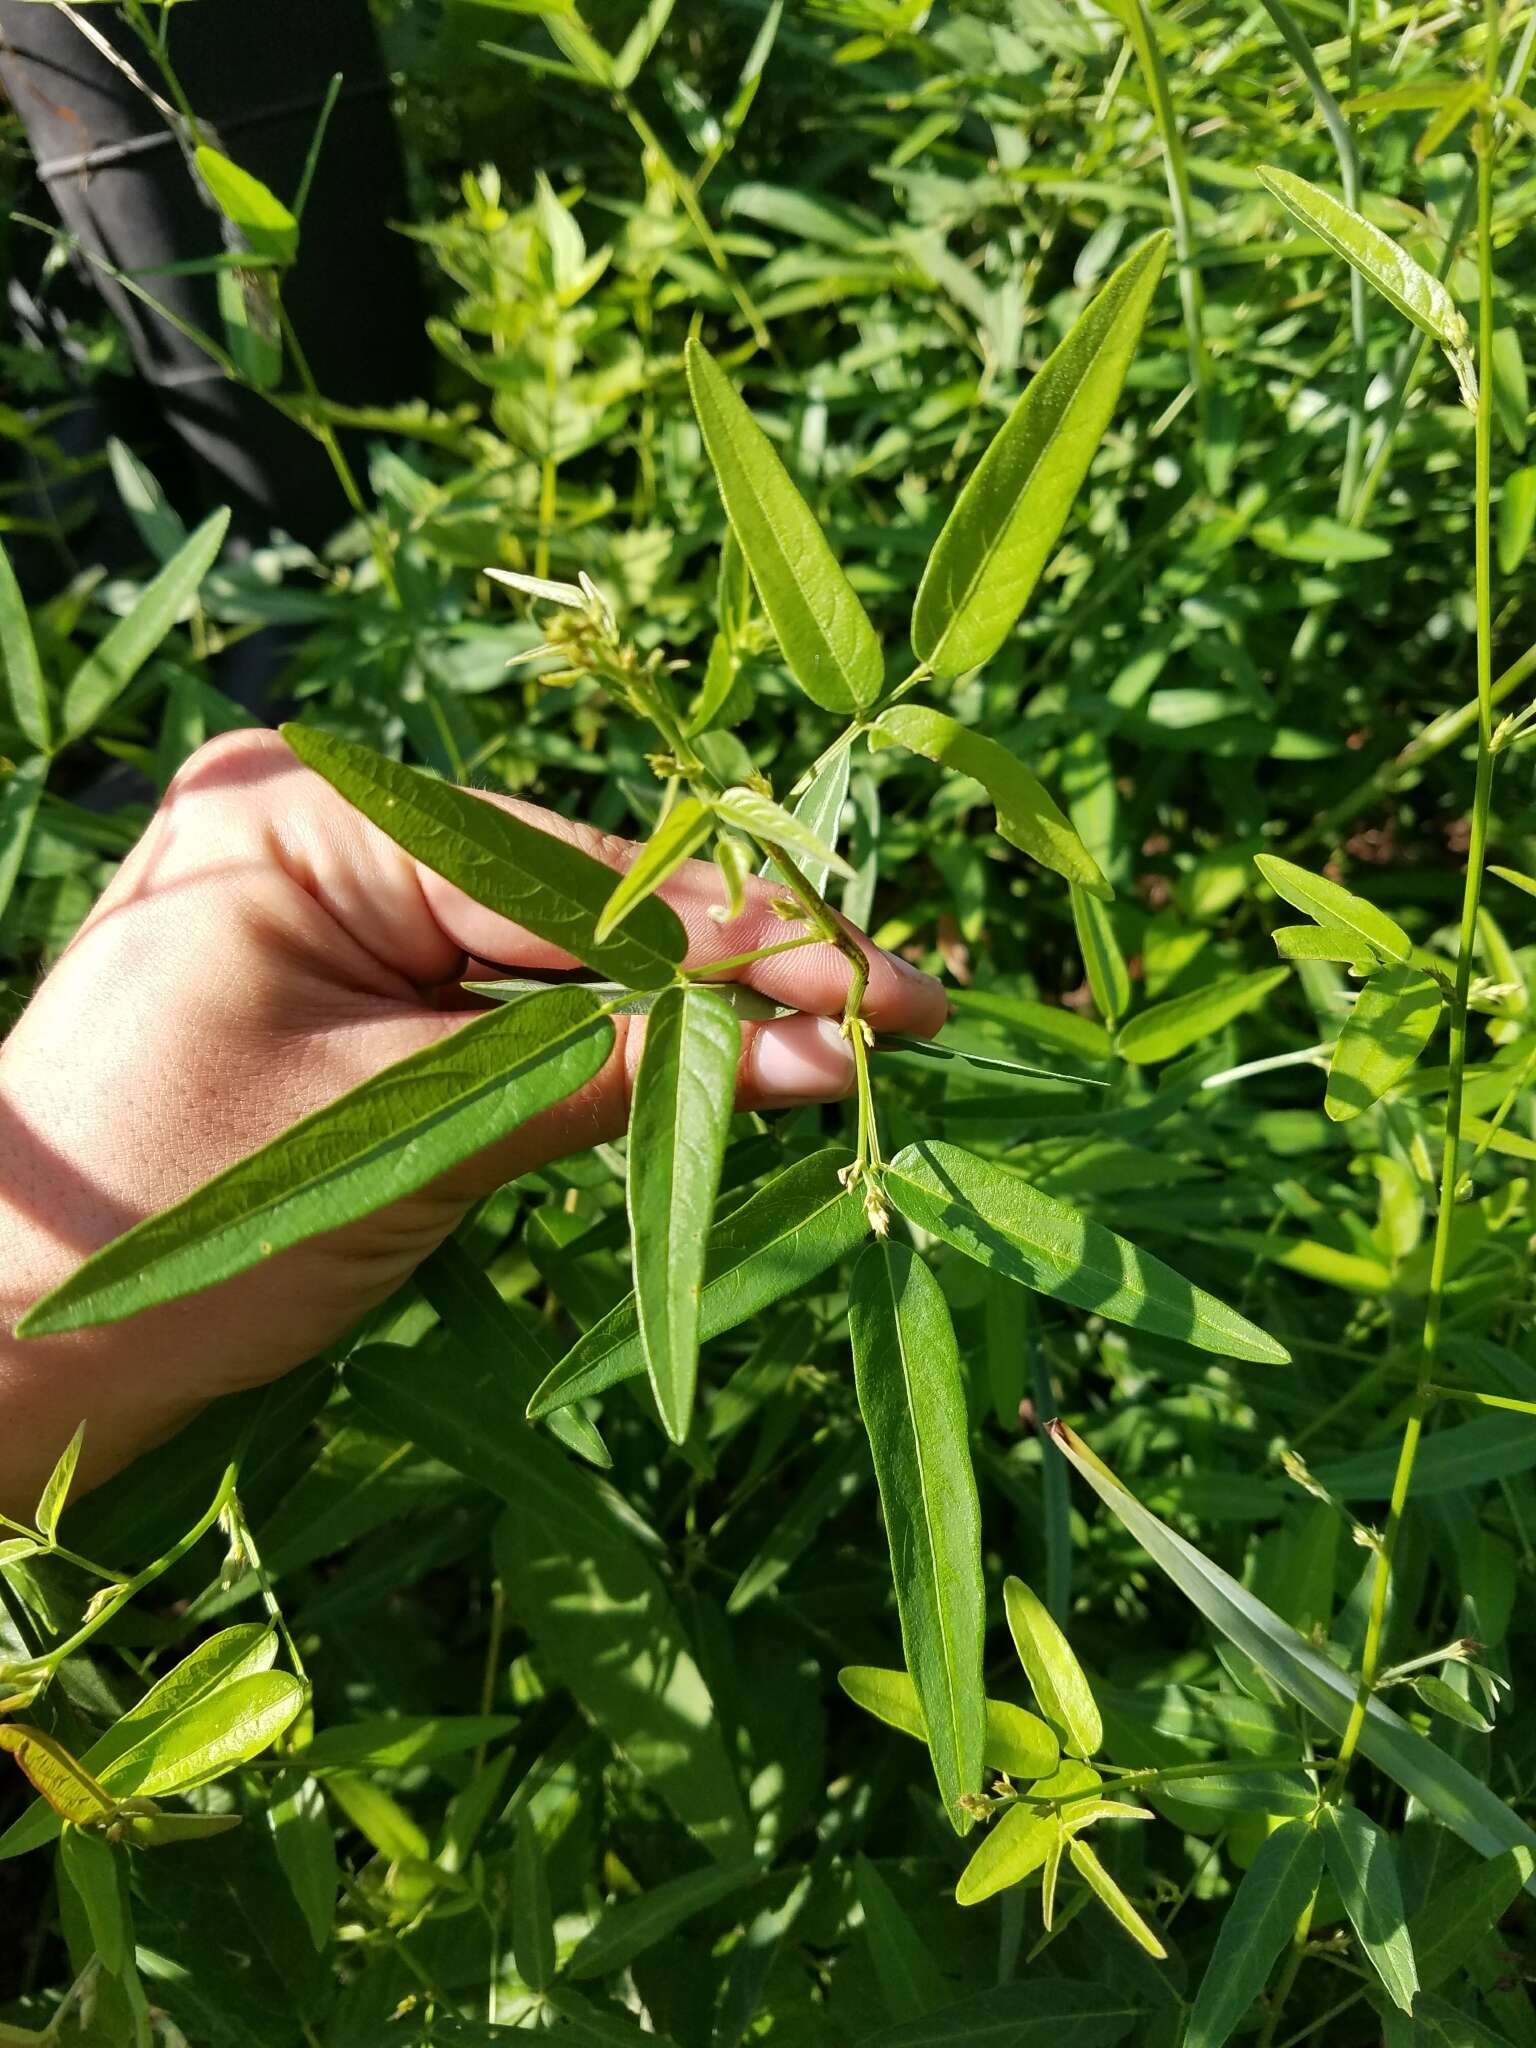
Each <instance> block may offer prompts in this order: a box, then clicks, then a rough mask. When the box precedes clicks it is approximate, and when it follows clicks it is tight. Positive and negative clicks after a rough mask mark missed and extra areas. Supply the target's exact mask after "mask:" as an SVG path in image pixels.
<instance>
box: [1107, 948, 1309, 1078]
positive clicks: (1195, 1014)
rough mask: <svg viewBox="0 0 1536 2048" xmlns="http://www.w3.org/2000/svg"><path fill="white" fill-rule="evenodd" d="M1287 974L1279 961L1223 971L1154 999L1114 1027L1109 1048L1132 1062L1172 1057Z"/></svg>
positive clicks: (1252, 1005)
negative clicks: (1252, 970) (1251, 970)
mask: <svg viewBox="0 0 1536 2048" xmlns="http://www.w3.org/2000/svg"><path fill="white" fill-rule="evenodd" d="M1286 979H1287V976H1286V972H1285V969H1284V968H1283V967H1265V968H1261V969H1260V971H1259V972H1258V973H1257V974H1224V975H1223V976H1222V977H1221V979H1220V980H1219V981H1212V982H1208V983H1207V984H1206V986H1205V987H1204V988H1197V989H1192V990H1191V991H1190V993H1189V994H1188V995H1186V996H1172V997H1170V999H1169V1000H1168V1001H1167V1002H1166V1003H1154V1004H1153V1005H1152V1007H1151V1009H1150V1010H1143V1011H1142V1012H1141V1014H1140V1016H1139V1017H1133V1018H1132V1019H1131V1021H1130V1022H1129V1023H1128V1024H1124V1025H1122V1026H1121V1028H1120V1035H1119V1036H1118V1038H1116V1040H1115V1050H1116V1052H1118V1053H1119V1055H1120V1057H1121V1058H1122V1059H1126V1060H1129V1061H1130V1062H1131V1064H1132V1065H1133V1066H1153V1065H1156V1063H1157V1062H1158V1061H1160V1060H1171V1059H1176V1058H1177V1057H1178V1055H1179V1054H1180V1053H1181V1052H1184V1051H1186V1050H1187V1049H1188V1047H1190V1046H1192V1045H1194V1044H1196V1043H1198V1041H1199V1040H1200V1039H1202V1038H1208V1037H1209V1036H1210V1034H1211V1033H1212V1032H1213V1031H1220V1030H1221V1029H1222V1028H1223V1026H1224V1025H1227V1024H1230V1023H1231V1022H1232V1021H1233V1019H1234V1018H1237V1017H1242V1016H1246V1014H1247V1013H1248V1011H1250V1010H1256V1009H1257V1008H1258V1007H1259V1005H1260V1004H1261V1003H1262V1002H1263V1001H1264V999H1265V997H1266V996H1267V995H1268V994H1269V993H1270V991H1271V990H1272V989H1276V988H1278V987H1279V986H1280V984H1281V983H1282V982H1283V981H1285V980H1286Z"/></svg>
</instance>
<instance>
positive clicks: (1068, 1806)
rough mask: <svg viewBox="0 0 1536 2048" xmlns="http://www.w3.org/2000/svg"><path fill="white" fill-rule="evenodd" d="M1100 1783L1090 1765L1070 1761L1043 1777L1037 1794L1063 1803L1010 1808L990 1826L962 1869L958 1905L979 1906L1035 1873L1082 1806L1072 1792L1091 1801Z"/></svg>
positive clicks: (956, 1892) (956, 1900)
mask: <svg viewBox="0 0 1536 2048" xmlns="http://www.w3.org/2000/svg"><path fill="white" fill-rule="evenodd" d="M1102 1783H1103V1780H1102V1779H1101V1778H1100V1776H1099V1774H1098V1772H1097V1771H1095V1770H1093V1769H1091V1768H1090V1766H1089V1765H1087V1764H1080V1763H1074V1762H1072V1761H1070V1760H1068V1761H1067V1762H1065V1763H1063V1764H1062V1766H1061V1768H1060V1770H1058V1771H1057V1772H1056V1773H1055V1775H1054V1776H1052V1777H1050V1778H1044V1779H1042V1780H1041V1781H1040V1783H1039V1784H1037V1785H1035V1786H1034V1787H1033V1788H1032V1790H1033V1795H1034V1797H1035V1798H1036V1799H1052V1800H1061V1801H1064V1802H1065V1803H1064V1804H1062V1805H1059V1806H1053V1807H1051V1808H1050V1809H1049V1810H1048V1811H1044V1812H1041V1811H1037V1810H1036V1809H1035V1808H1034V1807H1033V1806H1010V1807H1009V1808H1008V1810H1007V1812H1006V1813H1005V1814H1004V1815H1003V1817H1002V1819H1001V1820H999V1821H996V1822H994V1823H993V1825H992V1826H991V1827H990V1828H989V1829H988V1830H987V1833H986V1836H985V1837H984V1839H983V1840H982V1841H981V1842H979V1843H978V1844H977V1847H976V1852H975V1854H974V1855H973V1856H972V1858H971V1860H970V1862H969V1863H968V1864H967V1865H966V1866H965V1869H964V1870H963V1871H962V1872H961V1874H960V1882H959V1883H958V1884H957V1885H956V1886H955V1903H956V1905H959V1906H979V1905H980V1904H981V1902H982V1900H983V1899H990V1898H991V1897H992V1896H993V1895H994V1894H995V1893H997V1892H1001V1891H1007V1890H1008V1888H1009V1887H1010V1886H1011V1885H1016V1884H1020V1883H1022V1882H1023V1880H1024V1879H1025V1878H1026V1877H1032V1876H1033V1875H1034V1873H1035V1872H1036V1871H1037V1870H1039V1869H1040V1867H1041V1866H1042V1864H1043V1863H1044V1862H1045V1860H1046V1858H1047V1857H1048V1856H1049V1855H1050V1854H1051V1852H1052V1850H1053V1849H1054V1848H1055V1847H1056V1845H1057V1844H1058V1843H1059V1842H1060V1840H1061V1833H1062V1823H1063V1821H1069V1820H1071V1819H1072V1818H1074V1817H1075V1816H1076V1815H1077V1814H1079V1813H1081V1812H1082V1811H1083V1810H1084V1807H1083V1806H1081V1805H1079V1803H1078V1800H1077V1798H1076V1797H1075V1796H1074V1795H1077V1794H1081V1795H1082V1800H1083V1802H1084V1803H1085V1804H1087V1805H1091V1804H1092V1802H1093V1796H1094V1794H1095V1793H1096V1792H1097V1791H1098V1789H1099V1786H1100V1785H1101V1784H1102Z"/></svg>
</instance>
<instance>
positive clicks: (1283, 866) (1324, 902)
mask: <svg viewBox="0 0 1536 2048" xmlns="http://www.w3.org/2000/svg"><path fill="white" fill-rule="evenodd" d="M1254 865H1255V866H1256V867H1257V869H1258V870H1259V873H1260V874H1261V875H1262V876H1263V877H1264V879H1265V881H1266V882H1268V884H1269V886H1270V887H1271V889H1273V890H1274V892H1275V894H1276V895H1277V896H1283V897H1284V898H1285V900H1286V902H1287V903H1290V904H1293V905H1294V906H1295V907H1296V909H1297V910H1300V911H1303V912H1304V913H1305V914H1306V915H1307V916H1308V917H1310V918H1312V919H1314V920H1315V921H1316V922H1317V923H1318V924H1320V925H1325V926H1328V927H1330V928H1333V929H1336V930H1342V931H1346V932H1353V933H1354V935H1355V936H1356V937H1357V938H1358V939H1361V940H1363V941H1364V943H1365V946H1366V948H1367V950H1368V951H1370V952H1372V953H1379V954H1380V955H1381V957H1382V958H1383V959H1384V960H1395V961H1397V962H1399V963H1400V964H1402V965H1406V964H1407V962H1408V959H1409V957H1410V955H1411V954H1412V952H1413V942H1412V940H1411V939H1410V938H1409V937H1408V934H1407V933H1406V932H1405V931H1404V930H1403V928H1402V926H1401V925H1400V924H1397V923H1396V922H1395V921H1394V920H1393V919H1392V918H1390V917H1388V916H1387V914H1386V912H1385V911H1381V910H1378V909H1377V908H1376V906H1375V905H1374V904H1372V903H1367V902H1366V900H1365V898H1364V897H1363V896H1356V895H1355V894H1354V893H1353V891H1352V890H1349V889H1346V888H1344V887H1342V886H1341V885H1340V884H1339V883H1338V882H1330V881H1329V880H1328V878H1327V877H1326V876H1325V875H1309V874H1308V873H1307V871H1306V869H1305V868H1299V867H1297V866H1296V865H1295V863H1294V862H1292V861H1288V860H1281V859H1280V857H1279V856H1278V855H1277V854H1272V853H1261V854H1257V855H1256V856H1255V858H1254Z"/></svg>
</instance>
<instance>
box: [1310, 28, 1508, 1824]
mask: <svg viewBox="0 0 1536 2048" xmlns="http://www.w3.org/2000/svg"><path fill="white" fill-rule="evenodd" d="M1487 8H1488V42H1487V53H1486V70H1487V77H1488V82H1489V89H1490V94H1491V92H1492V89H1493V85H1494V82H1495V80H1496V78H1497V64H1498V8H1497V0H1487ZM1493 144H1494V138H1493V128H1492V123H1491V121H1490V119H1489V116H1488V115H1487V114H1486V113H1484V114H1482V115H1480V116H1479V118H1478V123H1477V129H1476V133H1475V138H1474V148H1475V151H1476V155H1477V284H1478V289H1477V370H1478V390H1477V421H1476V430H1475V465H1476V466H1475V482H1474V489H1475V494H1476V504H1475V511H1474V524H1475V547H1476V562H1475V571H1474V577H1475V585H1476V608H1477V701H1478V709H1477V780H1476V785H1475V788H1474V791H1473V797H1472V830H1471V836H1470V839H1469V842H1468V846H1467V872H1466V881H1465V885H1464V888H1463V892H1462V905H1461V930H1460V934H1459V938H1458V942H1457V950H1456V980H1455V988H1454V991H1453V994H1452V998H1451V1044H1450V1061H1449V1072H1448V1078H1447V1084H1446V1096H1445V1143H1444V1148H1443V1151H1442V1155H1441V1168H1440V1205H1439V1209H1438V1211H1437V1212H1436V1216H1435V1236H1434V1244H1433V1247H1432V1249H1431V1252H1430V1269H1429V1289H1428V1294H1427V1297H1426V1300H1425V1305H1424V1337H1423V1344H1422V1349H1421V1353H1420V1362H1419V1384H1418V1386H1417V1388H1416V1389H1415V1392H1414V1396H1413V1401H1412V1404H1411V1406H1410V1408H1409V1411H1408V1420H1407V1424H1406V1426H1405V1428H1404V1431H1403V1440H1402V1444H1401V1446H1400V1448H1399V1451H1398V1458H1397V1469H1396V1472H1395V1473H1394V1474H1393V1479H1392V1495H1391V1500H1390V1502H1389V1504H1388V1508H1387V1521H1386V1527H1385V1529H1384V1530H1383V1532H1382V1540H1381V1547H1380V1549H1379V1550H1378V1551H1377V1553H1376V1565H1375V1570H1374V1572H1373V1574H1372V1579H1371V1598H1370V1610H1369V1616H1368V1619H1367V1622H1366V1632H1365V1643H1364V1647H1363V1649H1362V1652H1361V1658H1360V1684H1359V1688H1358V1690H1357V1692H1356V1694H1355V1701H1354V1705H1353V1707H1352V1708H1351V1710H1350V1716H1349V1722H1348V1725H1347V1726H1346V1728H1345V1731H1344V1736H1343V1740H1342V1741H1341V1742H1340V1744H1339V1760H1338V1763H1337V1765H1336V1767H1335V1770H1334V1776H1333V1780H1332V1782H1331V1784H1330V1787H1329V1795H1330V1796H1331V1797H1333V1798H1337V1797H1338V1795H1339V1793H1340V1792H1341V1791H1342V1789H1343V1780H1344V1777H1345V1774H1346V1773H1347V1771H1348V1769H1349V1764H1350V1761H1351V1759H1352V1758H1353V1756H1354V1754H1355V1750H1356V1747H1357V1745H1358V1743H1359V1740H1360V1735H1361V1731H1362V1730H1363V1728H1364V1726H1365V1716H1366V1710H1367V1708H1368V1706H1369V1704H1370V1698H1371V1693H1372V1690H1373V1689H1374V1686H1375V1682H1376V1673H1377V1671H1378V1669H1379V1667H1380V1661H1381V1649H1382V1641H1383V1637H1384V1635H1385V1629H1386V1616H1387V1599H1388V1594H1389V1591H1390V1587H1391V1581H1392V1565H1393V1560H1394V1558H1395V1556H1396V1553H1397V1545H1398V1539H1399V1537H1400V1536H1401V1533H1402V1526H1403V1515H1404V1513H1405V1511H1406V1508H1407V1505H1408V1496H1409V1490H1410V1488H1411V1486H1412V1482H1413V1467H1414V1462H1415V1459H1416V1458H1417V1456H1418V1449H1419V1444H1420V1442H1421V1440H1422V1438H1423V1433H1424V1422H1425V1418H1426V1416H1427V1415H1428V1413H1429V1409H1430V1406H1431V1403H1432V1400H1433V1396H1432V1395H1431V1393H1430V1392H1429V1389H1430V1387H1431V1386H1432V1385H1433V1384H1434V1381H1435V1366H1436V1363H1437V1361H1438V1358H1439V1352H1440V1340H1441V1334H1442V1330H1443V1326H1444V1319H1445V1282H1446V1273H1447V1269H1448V1265H1449V1258H1450V1245H1451V1227H1452V1224H1453V1222H1454V1219H1455V1214H1456V1203H1457V1195H1458V1191H1459V1189H1460V1184H1461V1118H1462V1101H1463V1096H1464V1091H1465V1085H1466V1066H1467V1022H1468V1012H1467V994H1468V990H1469V988H1470V986H1471V981H1472V961H1473V954H1474V952H1475V949H1476V945H1477V908H1478V901H1479V898H1480V896H1481V893H1482V882H1483V862H1484V857H1485V854H1486V851H1487V844H1488V812H1489V805H1490V801H1491V798H1492V794H1493V761H1494V756H1493V744H1492V742H1493V566H1492V557H1493V549H1492V538H1493V537H1492V530H1491V520H1490V513H1489V506H1490V501H1491V497H1492V461H1493V357H1492V348H1493Z"/></svg>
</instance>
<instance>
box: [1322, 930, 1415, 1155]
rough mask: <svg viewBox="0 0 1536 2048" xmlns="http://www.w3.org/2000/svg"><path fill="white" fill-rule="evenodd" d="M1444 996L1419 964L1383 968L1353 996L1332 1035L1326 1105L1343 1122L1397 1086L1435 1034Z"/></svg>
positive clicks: (1332, 1114) (1334, 1118) (1324, 1103)
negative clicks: (1340, 1027) (1341, 1026)
mask: <svg viewBox="0 0 1536 2048" xmlns="http://www.w3.org/2000/svg"><path fill="white" fill-rule="evenodd" d="M1440 1008H1441V998H1440V989H1439V986H1438V984H1437V983H1436V982H1434V981H1432V980H1431V979H1430V977H1429V976H1428V975H1427V974H1421V973H1420V972H1419V970H1418V969H1417V968H1416V967H1384V968H1383V969H1382V971H1381V972H1380V973H1379V974H1373V975H1372V976H1371V978H1370V980H1369V981H1368V982H1367V983H1366V984H1365V987H1364V988H1363V989H1361V991H1360V993H1359V995H1358V996H1357V997H1356V998H1355V1003H1354V1007H1353V1009H1352V1010H1351V1011H1350V1013H1349V1016H1348V1018H1347V1019H1346V1021H1345V1024H1344V1029H1343V1030H1342V1031H1341V1032H1340V1033H1339V1035H1338V1037H1337V1038H1336V1039H1335V1040H1334V1046H1333V1058H1332V1059H1331V1060H1330V1062H1329V1065H1328V1093H1327V1095H1326V1096H1325V1097H1324V1100H1323V1107H1324V1109H1326V1110H1327V1112H1328V1114H1329V1116H1330V1117H1332V1119H1333V1121H1334V1122H1335V1123H1343V1122H1345V1121H1346V1120H1347V1119H1348V1118H1350V1117H1352V1116H1358V1115H1359V1114H1360V1112H1361V1110H1363V1109H1369V1108H1370V1106H1371V1104H1372V1103H1373V1102H1379V1101H1380V1100H1381V1098H1382V1096H1383V1095H1385V1094H1386V1092H1387V1090H1388V1089H1389V1088H1395V1087H1396V1086H1397V1084H1398V1082H1399V1081H1401V1080H1402V1078H1403V1076H1404V1074H1406V1073H1407V1072H1408V1071H1409V1069H1410V1068H1411V1067H1412V1066H1413V1064H1414V1062H1415V1060H1417V1058H1418V1057H1419V1054H1420V1053H1421V1052H1422V1051H1423V1050H1424V1048H1425V1046H1426V1045H1428V1043H1429V1041H1430V1039H1431V1038H1433V1037H1434V1035H1435V1026H1436V1025H1437V1024H1438V1023H1439V1022H1440Z"/></svg>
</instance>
